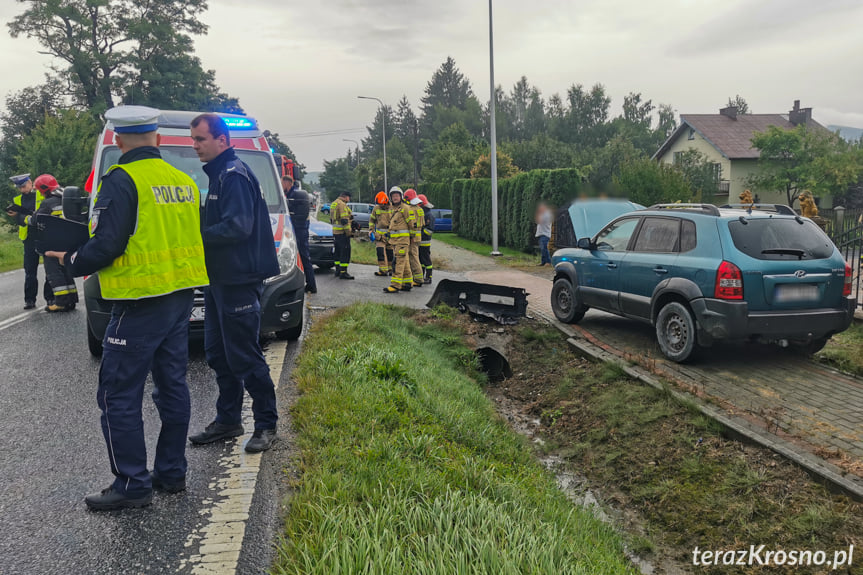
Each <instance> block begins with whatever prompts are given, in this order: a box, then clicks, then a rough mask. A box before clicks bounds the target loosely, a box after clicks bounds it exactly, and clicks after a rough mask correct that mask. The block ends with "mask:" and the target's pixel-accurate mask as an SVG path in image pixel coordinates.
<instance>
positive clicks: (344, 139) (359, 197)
mask: <svg viewBox="0 0 863 575" xmlns="http://www.w3.org/2000/svg"><path fill="white" fill-rule="evenodd" d="M342 142H353V144H354V145H355V146H356V147H357V153H356V157H355V160H356V162H357V165H358V166H359V165H360V143H359V142H357V141H356V140H350V139H346V138H342ZM348 167H349V168H350V166H348ZM357 201H358V202H362V201H363V191H362V190H360V191H359V192H358V193H357Z"/></svg>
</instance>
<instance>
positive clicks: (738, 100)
mask: <svg viewBox="0 0 863 575" xmlns="http://www.w3.org/2000/svg"><path fill="white" fill-rule="evenodd" d="M725 105H726V106H734V107H735V108H737V113H738V114H751V113H752V111H751V110H750V109H749V103H748V102H747V101H746V100H745V99H744V98H743V96H741V95H740V94H737V95H736V96H734V98H731V97H729V98H728V103H727V104H725Z"/></svg>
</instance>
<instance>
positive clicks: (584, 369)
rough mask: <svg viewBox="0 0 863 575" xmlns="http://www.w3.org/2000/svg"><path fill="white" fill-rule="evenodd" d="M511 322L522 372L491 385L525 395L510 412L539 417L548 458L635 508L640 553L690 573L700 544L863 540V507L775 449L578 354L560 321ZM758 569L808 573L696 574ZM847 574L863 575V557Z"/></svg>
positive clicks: (516, 366) (789, 545)
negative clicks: (732, 433) (740, 438)
mask: <svg viewBox="0 0 863 575" xmlns="http://www.w3.org/2000/svg"><path fill="white" fill-rule="evenodd" d="M507 329H508V330H509V333H510V334H511V337H512V341H511V344H510V346H509V348H510V350H511V353H510V355H509V359H510V364H511V367H512V370H513V372H514V373H515V374H516V375H515V376H514V377H513V378H510V379H508V380H506V382H505V383H502V384H499V385H498V386H490V387H489V393H490V394H491V395H492V396H495V395H496V394H499V395H502V396H503V397H504V399H505V400H507V401H508V402H509V403H513V402H514V403H515V405H516V406H517V407H516V408H515V409H514V411H513V412H512V413H508V416H509V417H512V418H513V419H514V420H516V421H518V420H519V419H522V420H528V421H530V420H535V419H539V420H540V421H541V425H540V433H541V434H542V436H543V437H544V439H545V451H546V452H547V454H553V455H555V456H556V457H558V458H560V459H562V460H564V461H566V462H567V464H568V466H570V467H571V468H572V469H573V470H574V471H575V472H576V473H578V474H580V475H584V476H586V477H587V479H588V482H589V484H590V485H591V486H592V487H593V488H595V489H596V490H598V491H599V492H600V494H601V495H602V496H603V499H604V500H606V501H608V502H611V503H612V505H613V506H614V507H615V508H616V509H620V510H625V512H626V514H628V515H634V516H635V519H634V520H633V521H632V523H633V524H636V525H637V528H635V529H631V532H632V533H635V535H634V536H633V537H632V538H631V539H630V544H631V546H632V548H633V549H635V550H637V551H647V550H650V549H655V550H657V551H658V552H659V553H660V554H661V555H663V556H666V557H670V558H671V559H672V560H674V561H675V562H677V563H678V564H679V565H681V566H684V567H685V566H688V568H689V569H691V568H692V567H691V565H692V563H691V562H692V552H693V550H694V549H695V547H696V546H698V547H699V548H700V549H702V550H704V549H709V550H723V551H727V550H740V549H749V545H752V544H754V545H756V547H757V546H758V545H761V544H764V545H765V546H766V547H765V549H767V550H785V551H786V552H787V551H788V550H792V549H798V550H807V549H808V550H812V551H817V550H824V551H827V552H828V554H829V555H830V556H832V553H833V551H842V550H847V549H848V546H849V545H852V544H853V545H854V546H855V547H856V548H859V547H860V546H861V545H863V504H860V503H857V502H853V501H851V500H850V499H848V498H847V497H843V496H837V495H833V494H831V493H829V492H828V490H827V489H826V488H825V487H823V486H821V485H819V484H818V483H815V482H814V481H813V480H812V479H811V478H810V477H809V476H808V475H807V474H806V473H805V472H804V471H802V470H801V469H799V468H798V467H796V466H794V465H793V464H791V463H790V462H788V461H786V460H785V459H783V458H782V457H780V456H779V455H777V454H775V453H773V452H772V451H769V450H767V449H764V448H761V447H757V446H750V445H744V444H741V443H739V442H737V441H733V440H730V439H728V438H726V437H725V436H724V435H723V430H722V428H721V427H720V426H719V425H718V424H717V423H715V422H714V421H713V420H711V419H708V418H707V417H705V416H704V415H702V414H701V413H700V412H699V411H697V409H695V407H694V406H693V405H688V404H682V403H680V402H678V401H677V400H676V399H675V398H674V397H672V396H671V395H670V394H668V393H665V392H663V391H660V390H656V389H654V388H652V387H649V386H646V385H642V384H640V383H638V382H635V381H633V380H632V379H630V378H629V377H628V376H627V375H626V374H625V373H624V372H623V371H622V370H621V369H620V368H619V367H617V366H614V365H611V364H603V363H594V362H592V361H589V360H587V359H585V358H583V357H581V356H579V355H578V354H576V353H574V352H573V350H571V348H570V347H569V346H568V345H566V344H565V343H564V341H563V340H562V337H561V335H560V334H559V333H558V332H557V331H556V330H554V329H552V328H550V327H546V326H543V325H541V324H533V325H531V324H530V323H528V322H523V324H522V325H521V326H518V327H516V328H507ZM503 403H504V402H499V404H503ZM747 569H748V570H747ZM756 571H757V572H758V573H762V572H769V573H790V572H798V571H796V570H795V569H790V568H787V567H786V568H784V569H783V568H778V567H775V566H774V567H773V568H766V567H765V568H757V569H756V568H741V567H737V566H728V565H719V566H715V567H712V568H707V569H704V570H698V571H697V572H698V573H702V572H709V573H722V574H729V573H752V572H756ZM806 572H816V571H806ZM818 572H820V571H818ZM847 572H848V573H858V574H859V573H863V563H860V562H859V560H858V561H856V562H855V564H854V565H853V566H852V568H851V569H850V570H848V571H847Z"/></svg>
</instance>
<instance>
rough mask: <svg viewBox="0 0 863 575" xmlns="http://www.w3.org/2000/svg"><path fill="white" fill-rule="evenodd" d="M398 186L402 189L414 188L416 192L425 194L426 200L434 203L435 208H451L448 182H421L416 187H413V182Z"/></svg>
mask: <svg viewBox="0 0 863 575" xmlns="http://www.w3.org/2000/svg"><path fill="white" fill-rule="evenodd" d="M399 187H400V188H401V189H403V190H407V189H408V188H414V189H415V190H416V191H417V193H418V194H423V195H425V197H426V198H427V199H428V201H430V202H431V203H432V204H434V207H435V208H444V209H451V208H452V198H451V197H450V185H449V184H441V183H433V182H423V183H422V184H420V185H419V186H417V187H414V185H413V184H399Z"/></svg>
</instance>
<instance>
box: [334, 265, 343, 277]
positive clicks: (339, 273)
mask: <svg viewBox="0 0 863 575" xmlns="http://www.w3.org/2000/svg"><path fill="white" fill-rule="evenodd" d="M333 275H334V276H336V277H339V276H340V275H342V269H341V267H339V266H336V271H335V273H334V274H333Z"/></svg>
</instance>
